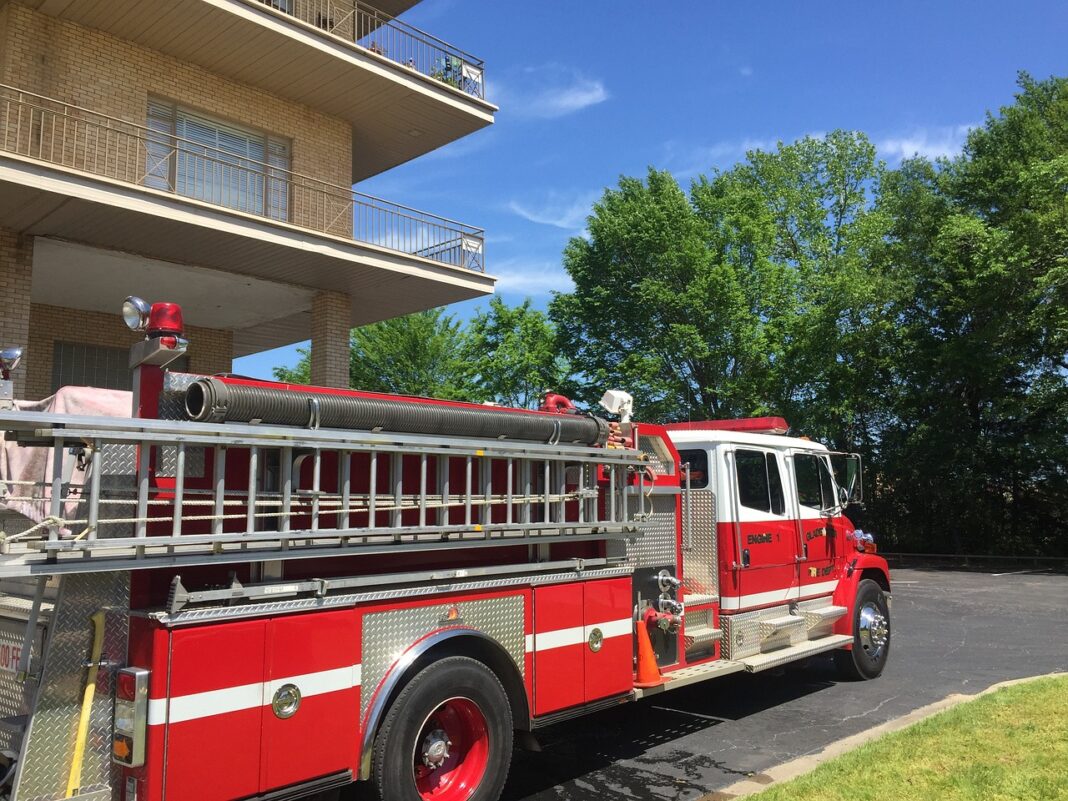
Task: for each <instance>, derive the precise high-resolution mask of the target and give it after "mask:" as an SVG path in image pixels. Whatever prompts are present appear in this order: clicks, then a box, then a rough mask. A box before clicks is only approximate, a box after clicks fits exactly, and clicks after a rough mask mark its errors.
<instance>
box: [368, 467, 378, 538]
mask: <svg viewBox="0 0 1068 801" xmlns="http://www.w3.org/2000/svg"><path fill="white" fill-rule="evenodd" d="M368 476H369V478H368V486H367V528H369V529H373V528H377V527H378V514H377V507H378V451H371V459H370V472H369V474H368Z"/></svg>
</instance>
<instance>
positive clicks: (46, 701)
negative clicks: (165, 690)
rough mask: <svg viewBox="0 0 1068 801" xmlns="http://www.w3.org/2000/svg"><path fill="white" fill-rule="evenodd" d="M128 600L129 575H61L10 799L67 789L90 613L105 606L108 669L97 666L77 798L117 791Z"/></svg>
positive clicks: (47, 797) (51, 796)
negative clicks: (117, 719)
mask: <svg viewBox="0 0 1068 801" xmlns="http://www.w3.org/2000/svg"><path fill="white" fill-rule="evenodd" d="M129 606H130V574H129V573H126V572H122V573H117V572H116V573H81V574H72V575H68V576H64V577H63V578H62V579H61V581H60V586H59V594H58V596H57V597H56V605H55V612H54V614H53V617H52V624H51V628H50V630H49V635H48V643H47V645H46V648H45V658H44V665H43V669H42V672H41V683H40V686H39V689H38V691H37V696H36V698H35V701H34V707H33V712H32V714H31V716H30V721H29V727H28V729H27V731H26V736H25V737H24V738H23V742H22V753H21V755H20V757H19V762H18V766H17V769H16V773H15V783H14V789H13V792H12V795H11V801H57V800H58V799H62V798H63V797H64V796H65V794H66V789H67V781H68V780H69V778H70V771H71V759H72V757H73V754H74V744H75V740H76V738H77V736H78V719H79V716H80V713H81V706H82V697H83V694H84V691H85V681H86V663H87V662H88V659H89V654H90V651H91V650H92V644H93V626H92V623H91V621H90V616H91V615H92V614H93V613H94V612H96V611H98V610H100V609H103V610H104V611H105V613H106V615H105V623H104V647H103V651H102V654H101V657H100V662H101V665H102V667H101V669H100V670H99V671H98V672H97V687H96V696H95V698H94V699H93V704H92V709H91V712H90V715H89V730H88V736H87V738H86V743H85V755H84V759H83V763H82V770H81V782H80V785H81V791H80V793H79V794H78V796H77V797H78V798H79V799H93V801H110V799H111V798H112V797H113V793H112V787H113V786H114V787H116V788H117V787H118V772H117V769H116V768H115V767H114V766H113V765H112V762H111V727H112V719H111V718H112V706H113V698H114V679H115V670H116V668H118V667H122V666H124V665H125V663H126V653H127V636H128V626H129Z"/></svg>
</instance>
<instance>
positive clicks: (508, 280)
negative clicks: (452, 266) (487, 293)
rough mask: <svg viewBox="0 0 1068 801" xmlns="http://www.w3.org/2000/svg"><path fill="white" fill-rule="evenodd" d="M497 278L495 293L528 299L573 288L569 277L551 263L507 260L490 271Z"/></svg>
mask: <svg viewBox="0 0 1068 801" xmlns="http://www.w3.org/2000/svg"><path fill="white" fill-rule="evenodd" d="M490 272H491V273H493V275H495V276H497V292H498V293H508V294H515V295H525V296H530V297H545V296H547V295H549V294H550V293H552V292H570V291H571V290H573V289H574V288H575V284H574V283H573V282H572V280H571V276H570V275H568V274H567V272H566V271H565V270H564V268H563V267H561V266H560V265H559V264H555V263H552V262H524V261H518V260H514V259H513V260H509V261H504V262H501V263H499V264H497V265H495V266H494V267H493V268H492V269H491V270H490Z"/></svg>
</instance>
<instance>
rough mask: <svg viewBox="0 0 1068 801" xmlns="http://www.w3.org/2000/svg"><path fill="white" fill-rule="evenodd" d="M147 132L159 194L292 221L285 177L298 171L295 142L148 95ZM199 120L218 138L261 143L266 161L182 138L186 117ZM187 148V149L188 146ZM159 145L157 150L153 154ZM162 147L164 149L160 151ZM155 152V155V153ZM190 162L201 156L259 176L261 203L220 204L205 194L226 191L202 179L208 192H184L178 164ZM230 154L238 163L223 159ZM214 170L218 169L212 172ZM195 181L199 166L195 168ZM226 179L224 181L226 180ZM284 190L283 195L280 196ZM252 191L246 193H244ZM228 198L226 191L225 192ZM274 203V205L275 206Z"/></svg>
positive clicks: (151, 176) (150, 172)
mask: <svg viewBox="0 0 1068 801" xmlns="http://www.w3.org/2000/svg"><path fill="white" fill-rule="evenodd" d="M145 116H146V127H147V128H148V129H149V131H150V134H149V142H148V143H147V146H146V149H147V150H148V154H147V156H146V168H145V185H146V186H148V187H151V188H154V189H162V190H164V191H167V192H171V193H173V194H175V195H178V196H179V197H186V198H190V199H193V200H200V201H202V202H205V203H210V204H211V205H213V206H219V207H220V208H225V209H231V210H233V211H239V212H242V213H245V214H254V215H256V216H258V217H266V218H267V219H269V220H277V221H279V222H289V221H290V220H291V219H292V213H293V198H292V182H291V181H290V180H289V179H288V177H287V176H286V173H289V172H290V171H291V170H292V167H293V140H292V139H290V138H289V137H285V136H280V135H278V134H275V133H272V132H271V131H268V130H265V129H263V128H258V127H256V126H253V125H246V124H245V123H241V122H237V121H235V120H230V119H227V118H225V117H220V116H219V115H217V114H213V113H211V112H209V111H204V110H203V109H200V108H197V107H195V106H191V105H188V104H185V103H180V102H178V101H177V100H172V99H171V98H168V97H163V96H160V95H155V94H149V96H148V102H147V104H146V110H145ZM183 117H184V118H186V119H188V120H192V121H199V122H201V123H203V124H205V125H206V126H208V127H210V128H212V129H213V130H214V131H215V133H216V137H218V135H219V134H220V133H225V132H226V131H227V130H229V131H230V132H232V133H233V134H237V135H239V136H242V137H244V138H245V139H247V140H249V141H252V140H258V141H259V143H261V144H262V148H263V158H262V160H260V159H254V158H250V157H248V156H241V155H239V154H236V153H234V154H229V153H227V152H226V150H225V149H223V148H220V147H218V146H217V145H215V146H213V145H205V144H199V143H197V142H196V141H195V140H193V139H189V138H188V137H182V136H179V135H178V126H179V121H180V119H181V118H183ZM183 145H184V146H185V147H183ZM154 146H155V150H154ZM160 148H162V149H160ZM198 148H202V149H204V150H207V151H209V152H208V153H207V154H205V153H202V152H198V150H197V149H198ZM153 151H154V152H153ZM183 154H184V155H185V156H186V158H190V157H193V158H196V157H198V156H199V157H201V158H202V159H203V160H204V161H205V162H209V163H212V164H215V165H222V166H223V167H224V168H225V166H230V167H231V168H234V169H237V170H241V171H242V172H244V173H246V174H249V175H254V176H257V179H258V181H260V182H261V186H259V187H256V189H255V190H254V191H255V193H256V195H257V200H259V201H260V202H259V203H256V204H249V203H247V202H246V203H228V202H226V201H225V200H216V199H214V198H212V197H208V198H205V197H204V194H208V195H211V194H214V191H215V189H216V187H225V184H224V183H223V182H222V181H219V182H218V183H215V182H214V179H213V181H212V183H210V184H207V181H205V179H203V178H202V179H200V180H201V181H204V182H205V184H207V185H208V192H207V193H203V192H202V193H199V194H198V193H197V192H187V191H181V190H180V189H179V185H180V180H181V177H180V175H179V165H178V163H179V161H180V160H181V158H180V157H181V156H182V155H183ZM223 155H226V156H229V157H232V158H233V159H234V163H232V164H230V163H229V162H227V161H226V160H225V159H223V158H220V157H221V156H223ZM164 163H165V165H166V175H165V176H164V175H163V174H162V171H161V170H159V167H160V166H161V165H162V164H164ZM214 172H215V170H214V169H213V173H214ZM193 180H194V181H196V180H197V179H196V178H195V167H194V178H193ZM224 180H225V179H224ZM279 185H281V192H279ZM245 191H246V192H248V191H249V190H248V189H247V188H246V190H245ZM224 194H225V192H224ZM272 201H274V202H272Z"/></svg>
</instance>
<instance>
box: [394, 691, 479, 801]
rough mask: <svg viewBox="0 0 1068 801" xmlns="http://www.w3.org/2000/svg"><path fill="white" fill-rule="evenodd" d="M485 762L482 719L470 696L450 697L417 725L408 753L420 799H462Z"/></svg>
mask: <svg viewBox="0 0 1068 801" xmlns="http://www.w3.org/2000/svg"><path fill="white" fill-rule="evenodd" d="M488 765H489V733H488V731H487V728H486V718H485V716H484V715H483V714H482V710H481V709H480V708H479V706H478V704H476V703H475V702H474V701H472V700H471V699H470V698H450V699H449V700H448V701H445V702H444V703H442V704H441V705H440V706H438V707H437V709H435V710H434V711H433V712H431V713H430V715H429V716H428V717H427V719H426V720H425V721H423V725H422V727H421V728H420V731H419V735H418V737H417V739H416V741H415V748H414V749H413V753H412V773H413V778H414V779H415V786H416V790H418V792H419V796H420V797H421V798H422V799H424V801H465V799H467V798H470V797H471V795H473V794H474V792H475V790H476V789H477V788H478V785H479V783H480V782H481V781H482V778H483V777H484V776H485V774H486V768H487V767H488Z"/></svg>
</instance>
